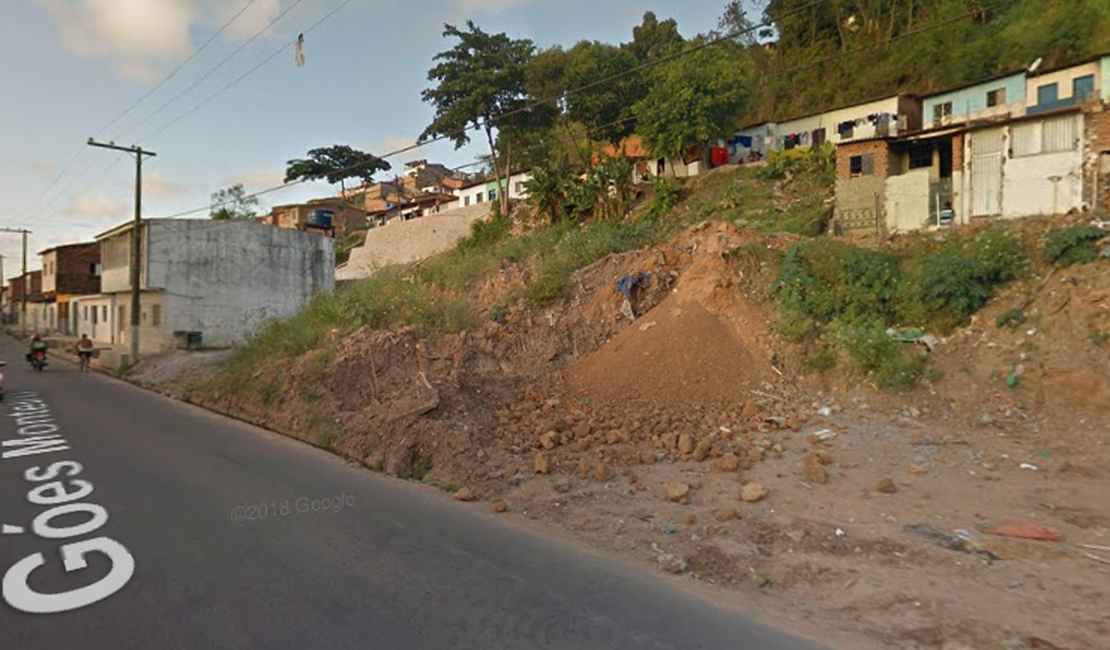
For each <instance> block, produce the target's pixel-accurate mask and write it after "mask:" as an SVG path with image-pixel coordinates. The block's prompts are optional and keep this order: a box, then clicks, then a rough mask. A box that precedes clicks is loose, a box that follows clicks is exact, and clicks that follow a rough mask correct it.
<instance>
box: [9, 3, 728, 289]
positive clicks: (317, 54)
mask: <svg viewBox="0 0 1110 650" xmlns="http://www.w3.org/2000/svg"><path fill="white" fill-rule="evenodd" d="M725 4H726V0H558V1H555V2H553V1H551V0H0V56H2V57H3V60H4V61H6V62H7V64H6V65H5V66H4V67H3V68H2V70H0V87H2V88H4V89H5V90H4V93H3V95H4V99H5V101H4V102H3V104H2V107H0V117H2V119H0V192H2V195H3V196H4V198H5V200H4V201H3V204H2V205H0V228H15V229H28V230H30V231H31V233H32V234H31V235H30V238H29V251H30V256H29V258H28V268H29V269H37V268H39V267H40V263H39V261H40V260H39V257H38V253H39V252H40V251H42V250H44V249H46V248H49V247H51V246H56V245H60V244H67V243H75V242H79V241H91V240H92V239H93V238H94V237H95V236H96V235H97V234H99V233H101V232H104V231H106V230H108V229H110V228H111V227H113V226H115V225H118V224H120V223H123V222H124V221H126V220H127V219H129V218H131V217H132V215H133V211H134V182H135V180H134V179H135V163H134V159H133V158H132V157H131V156H129V155H127V154H123V153H117V152H113V151H109V150H106V149H99V148H94V147H90V146H88V145H87V144H86V143H87V141H88V139H89V138H90V137H95V138H96V139H97V140H99V141H114V142H116V143H117V144H120V145H127V146H132V145H137V146H141V147H142V148H143V149H145V150H147V151H153V152H155V153H156V154H157V155H156V156H155V157H152V158H146V159H145V161H144V164H143V178H144V182H143V216H144V217H146V218H157V217H166V216H173V215H176V214H178V213H181V212H184V211H188V210H194V209H200V211H199V212H197V213H196V214H194V215H191V217H193V218H206V217H207V206H208V204H209V196H210V194H211V193H213V192H215V191H217V190H219V189H222V188H225V187H228V186H230V185H233V184H235V183H242V184H243V185H244V186H245V188H246V189H247V190H248V191H249V192H256V191H260V190H264V189H267V188H271V187H275V186H278V185H280V184H281V182H282V180H283V176H284V169H285V163H286V161H288V160H290V159H293V158H299V157H303V156H304V154H305V153H306V152H307V150H309V149H312V148H315V147H323V146H330V145H333V144H349V145H351V146H353V147H356V148H360V149H363V150H366V151H369V152H371V153H374V154H376V155H383V154H385V153H388V152H391V151H395V150H397V149H399V148H402V147H405V146H408V145H411V144H414V143H415V141H416V138H417V136H419V134H420V133H421V132H422V131H423V130H424V128H425V127H426V126H427V125H428V123H429V121H430V119H431V117H432V114H433V112H432V109H431V107H429V106H428V105H426V104H424V103H423V102H422V101H421V97H420V93H421V91H422V90H424V89H425V88H427V87H428V81H427V71H428V69H429V68H430V67H431V65H432V57H433V56H434V55H435V54H436V53H437V52H440V51H442V50H444V49H447V48H449V47H450V46H451V45H452V44H453V43H452V42H451V41H448V40H445V39H444V38H443V36H442V30H443V24H444V23H451V24H459V25H461V24H464V23H465V21H466V20H467V19H472V20H474V22H475V23H477V24H478V25H479V26H480V27H481V28H482V29H484V30H486V31H489V32H502V31H503V32H506V33H508V34H509V35H510V36H512V37H514V38H530V39H532V40H533V41H535V43H536V44H537V45H538V46H540V47H548V46H551V45H554V44H561V45H564V46H570V45H573V44H574V43H575V42H577V41H579V40H582V39H589V40H598V41H603V42H609V43H619V42H627V41H630V40H631V38H632V28H633V27H634V26H636V25H638V24H639V23H640V19H641V18H642V16H643V14H644V12H645V11H654V12H655V13H656V15H657V16H658V17H659V18H660V19H661V20H662V19H665V18H675V19H676V20H677V21H678V25H679V30H680V31H681V32H682V34H683V35H684V36H686V37H687V38H689V37H692V36H695V35H697V34H699V33H704V32H706V31H709V30H710V29H712V28H714V27H716V24H717V19H718V17H719V16H720V14H721V13H722V11H723V9H724V6H725ZM244 8H245V9H244ZM241 10H242V12H241V13H240V11H241ZM333 11H334V13H332V12H333ZM236 14H238V17H237V18H235V20H234V21H231V22H230V23H229V21H230V20H231V19H232V18H233V17H235V16H236ZM329 14H331V16H330V18H326V17H327V16H328V15H329ZM325 18H326V19H325ZM275 19H276V22H275ZM321 19H325V20H324V21H323V22H320V21H321ZM271 23H272V24H271ZM221 28H223V31H222V32H220V31H219V30H221ZM300 33H304V34H305V37H304V53H305V65H304V67H297V65H296V62H295V54H294V49H293V46H292V43H293V41H294V40H295V39H296V37H297V35H298V34H300ZM213 36H215V38H213ZM209 41H210V42H209ZM206 43H208V44H207V46H206V45H205V44H206ZM232 55H233V56H232ZM190 57H191V60H190ZM229 57H230V58H229ZM186 62H187V63H186ZM183 63H186V65H184V66H183V67H180V66H182V64H183ZM179 67H180V69H178V68H179ZM175 70H176V72H175ZM167 77H169V78H168V79H167ZM140 100H141V101H140ZM479 145H480V143H477V144H474V145H471V146H469V147H466V148H464V149H462V150H458V151H456V150H454V147H453V145H451V144H450V143H440V144H433V145H429V146H427V147H424V148H422V149H421V150H418V151H415V152H412V153H407V154H403V155H400V156H398V157H396V158H391V159H390V162H391V163H393V165H394V170H392V171H391V172H389V173H392V172H393V171H399V170H400V169H403V165H404V163H405V162H407V161H410V160H414V159H419V158H427V159H428V160H430V161H435V162H441V163H444V164H447V165H449V166H452V167H453V166H459V165H466V164H468V163H472V162H474V160H475V156H476V154H477V153H480V152H481V151H483V149H482V147H481V146H479ZM335 192H336V189H334V188H331V187H329V186H327V185H323V184H304V185H300V186H297V187H294V188H290V189H287V190H282V191H280V192H274V193H271V194H267V195H265V196H264V197H261V200H262V207H263V209H266V208H268V207H270V206H273V205H281V204H285V203H296V202H300V201H304V200H307V199H309V198H318V197H322V196H329V195H332V194H334V193H335ZM20 250H21V249H20V237H19V235H17V234H9V233H0V255H3V256H4V260H3V262H4V273H5V280H6V279H8V278H10V277H12V276H13V275H17V274H18V272H19V267H20V264H21V259H20V256H21V253H20Z"/></svg>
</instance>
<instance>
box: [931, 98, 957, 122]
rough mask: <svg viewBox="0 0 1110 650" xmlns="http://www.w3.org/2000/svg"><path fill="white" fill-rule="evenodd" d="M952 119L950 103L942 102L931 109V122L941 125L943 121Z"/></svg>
mask: <svg viewBox="0 0 1110 650" xmlns="http://www.w3.org/2000/svg"><path fill="white" fill-rule="evenodd" d="M950 117H952V102H944V103H943V104H937V105H936V106H934V107H933V122H934V123H935V124H943V123H944V120H946V119H948V118H950Z"/></svg>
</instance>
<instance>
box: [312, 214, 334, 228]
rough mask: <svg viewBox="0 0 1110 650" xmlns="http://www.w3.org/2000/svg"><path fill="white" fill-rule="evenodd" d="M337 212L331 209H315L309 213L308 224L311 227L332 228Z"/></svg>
mask: <svg viewBox="0 0 1110 650" xmlns="http://www.w3.org/2000/svg"><path fill="white" fill-rule="evenodd" d="M334 217H335V213H334V212H332V211H331V210H313V211H311V212H309V213H308V225H309V227H311V228H331V224H332V220H333V219H334Z"/></svg>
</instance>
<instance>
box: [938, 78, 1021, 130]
mask: <svg viewBox="0 0 1110 650" xmlns="http://www.w3.org/2000/svg"><path fill="white" fill-rule="evenodd" d="M1026 87H1027V83H1026V79H1025V71H1021V72H1012V73H1007V74H1004V75H996V76H994V77H990V78H988V79H983V80H981V81H976V82H974V83H970V84H966V85H964V86H959V87H957V88H952V89H949V90H945V91H944V92H940V93H936V94H932V95H926V96H925V97H922V100H921V101H922V109H923V111H924V115H923V119H924V123H925V126H926V127H928V128H941V127H946V126H952V125H954V124H967V123H969V122H978V121H982V120H989V119H995V118H1000V117H1015V116H1021V115H1024V114H1025V109H1026Z"/></svg>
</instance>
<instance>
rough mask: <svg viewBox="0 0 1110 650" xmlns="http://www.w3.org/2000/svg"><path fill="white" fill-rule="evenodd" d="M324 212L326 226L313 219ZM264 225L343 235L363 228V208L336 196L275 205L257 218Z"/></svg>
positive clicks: (364, 211) (332, 235) (364, 214)
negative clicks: (328, 222) (328, 221)
mask: <svg viewBox="0 0 1110 650" xmlns="http://www.w3.org/2000/svg"><path fill="white" fill-rule="evenodd" d="M321 213H324V214H327V213H330V214H328V215H327V216H328V217H330V222H331V223H330V226H328V225H326V224H323V223H322V222H321V221H318V220H317V218H316V217H317V215H318V214H321ZM258 221H259V223H262V224H264V225H267V226H276V227H278V228H285V229H287V230H299V231H301V232H314V233H317V234H321V235H326V236H329V237H343V236H345V235H347V234H349V233H352V232H356V231H359V230H366V227H367V217H366V210H365V209H363V208H362V207H361V206H358V205H352V204H351V203H350V202H348V201H346V200H343V199H340V198H328V199H313V200H311V201H309V202H307V203H292V204H288V205H278V206H274V208H273V209H272V210H271V211H270V214H268V215H266V216H264V217H262V218H261V219H259V220H258Z"/></svg>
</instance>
